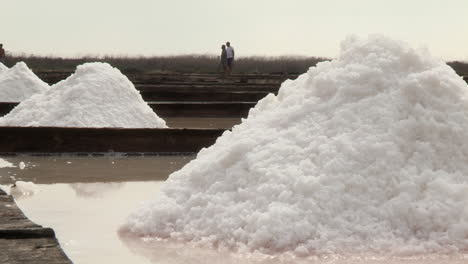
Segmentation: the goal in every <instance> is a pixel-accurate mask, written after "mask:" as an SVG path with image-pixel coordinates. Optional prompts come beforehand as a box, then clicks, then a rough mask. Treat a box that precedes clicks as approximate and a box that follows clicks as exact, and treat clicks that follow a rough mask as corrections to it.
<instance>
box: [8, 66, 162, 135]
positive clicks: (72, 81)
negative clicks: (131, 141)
mask: <svg viewBox="0 0 468 264" xmlns="http://www.w3.org/2000/svg"><path fill="white" fill-rule="evenodd" d="M0 125H1V126H59V127H122V128H162V127H167V126H166V123H165V121H164V120H163V119H161V118H159V117H158V116H157V115H156V114H155V113H154V112H153V110H152V109H151V108H150V107H149V106H148V104H147V103H146V102H145V101H143V98H142V97H141V95H140V93H139V92H138V91H137V90H136V89H135V86H134V85H133V84H132V83H131V82H130V81H129V80H128V78H127V77H126V76H124V75H123V74H122V73H121V72H120V71H119V70H118V69H116V68H113V67H112V66H110V65H109V64H107V63H98V62H96V63H86V64H83V65H80V66H78V67H77V69H76V72H75V73H74V74H73V75H72V76H70V77H68V78H67V79H66V80H63V81H61V82H59V83H57V84H55V85H54V86H52V87H51V89H49V90H48V91H47V92H45V93H42V94H39V95H37V96H34V97H32V98H30V99H29V100H26V101H24V102H22V103H21V104H19V105H18V106H17V107H15V108H14V109H13V110H12V111H11V112H10V113H9V114H8V115H6V116H4V117H3V118H0Z"/></svg>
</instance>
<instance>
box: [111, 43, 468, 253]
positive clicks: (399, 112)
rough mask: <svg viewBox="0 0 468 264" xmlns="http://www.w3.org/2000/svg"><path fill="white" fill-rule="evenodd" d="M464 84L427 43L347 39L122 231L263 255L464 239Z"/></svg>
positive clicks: (467, 194)
mask: <svg viewBox="0 0 468 264" xmlns="http://www.w3.org/2000/svg"><path fill="white" fill-rule="evenodd" d="M467 92H468V87H467V85H466V83H465V82H463V80H462V79H461V78H460V77H459V76H457V75H456V74H455V72H454V71H453V70H452V69H451V68H450V67H448V66H447V65H446V64H444V63H443V62H441V61H439V60H437V59H434V58H432V57H431V56H430V55H429V54H428V52H427V51H424V50H414V49H412V48H409V47H408V46H407V45H406V44H404V43H400V42H397V41H393V40H390V39H387V38H385V37H382V36H371V37H369V38H368V39H364V40H361V39H357V38H354V37H351V38H348V39H347V40H345V41H344V42H343V43H342V47H341V53H340V55H339V57H338V58H337V59H336V60H333V61H331V62H322V63H320V64H318V65H317V67H312V68H310V69H309V71H308V72H307V73H305V74H303V75H301V76H300V77H299V78H298V79H297V80H295V81H286V82H285V83H283V84H282V86H281V89H280V91H279V94H278V96H274V95H271V94H270V95H268V96H267V97H266V98H264V99H263V100H261V101H260V102H259V103H258V104H257V106H256V107H255V108H254V109H252V110H251V111H250V114H249V117H248V118H247V119H245V120H243V122H242V123H241V124H240V125H238V126H236V127H234V128H233V130H232V132H229V131H228V132H225V133H224V134H223V136H222V137H220V138H219V139H218V140H217V142H216V144H214V145H213V146H211V147H210V148H208V149H203V150H202V151H201V152H200V153H199V154H198V156H197V158H196V159H195V160H193V161H192V162H190V163H189V164H188V165H186V166H185V167H184V168H182V169H181V170H179V171H177V172H175V173H173V174H171V175H170V177H169V179H168V180H167V182H166V184H165V185H164V187H163V189H162V192H161V193H160V194H159V196H158V197H157V198H156V199H155V200H154V201H152V202H148V203H147V204H146V205H145V206H143V207H142V208H140V209H139V210H137V211H136V212H134V213H133V214H132V215H131V216H129V218H128V220H127V222H126V224H125V225H124V226H123V227H122V228H121V230H120V231H121V233H123V234H126V233H127V232H129V233H131V234H134V235H139V236H150V237H159V238H168V239H174V240H180V241H192V242H195V243H200V244H203V245H213V246H220V247H227V248H233V249H241V250H249V251H256V250H258V251H260V252H264V253H268V254H272V253H278V252H283V253H284V252H289V251H291V252H293V253H295V254H297V255H309V254H327V253H360V252H380V253H383V252H391V253H392V254H397V255H398V254H416V253H428V252H445V253H447V252H453V251H458V250H468V101H467V95H468V93H467Z"/></svg>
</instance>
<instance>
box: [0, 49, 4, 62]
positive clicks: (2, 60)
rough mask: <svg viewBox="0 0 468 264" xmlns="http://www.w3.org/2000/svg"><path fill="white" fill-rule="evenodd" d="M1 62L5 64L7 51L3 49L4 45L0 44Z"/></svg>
mask: <svg viewBox="0 0 468 264" xmlns="http://www.w3.org/2000/svg"><path fill="white" fill-rule="evenodd" d="M0 62H1V63H3V64H5V50H4V49H3V44H0Z"/></svg>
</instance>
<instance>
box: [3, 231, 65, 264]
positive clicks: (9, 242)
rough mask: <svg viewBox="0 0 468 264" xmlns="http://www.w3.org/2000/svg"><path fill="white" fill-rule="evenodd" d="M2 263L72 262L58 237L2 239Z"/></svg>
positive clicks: (55, 263)
mask: <svg viewBox="0 0 468 264" xmlns="http://www.w3.org/2000/svg"><path fill="white" fill-rule="evenodd" d="M0 263H5V264H6V263H8V264H25V263H34V264H71V263H72V262H71V260H70V259H69V258H68V257H67V256H66V255H65V253H64V252H63V250H62V248H61V247H60V245H59V243H58V241H57V239H56V238H51V237H45V238H29V239H1V238H0Z"/></svg>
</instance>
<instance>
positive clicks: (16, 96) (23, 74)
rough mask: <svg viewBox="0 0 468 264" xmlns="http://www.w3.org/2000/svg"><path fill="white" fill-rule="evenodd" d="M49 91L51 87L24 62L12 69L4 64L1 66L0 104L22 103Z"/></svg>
mask: <svg viewBox="0 0 468 264" xmlns="http://www.w3.org/2000/svg"><path fill="white" fill-rule="evenodd" d="M48 89H49V85H48V84H47V83H45V82H43V81H42V80H41V79H39V77H37V76H36V75H35V74H34V73H33V72H32V71H31V70H30V69H29V68H28V66H27V65H26V63H24V62H18V63H16V64H15V66H13V67H12V68H10V69H8V68H6V66H5V65H3V64H2V65H1V66H0V102H15V103H17V102H22V101H24V100H26V99H28V98H30V97H31V96H33V95H34V94H38V93H42V92H45V91H47V90H48Z"/></svg>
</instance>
